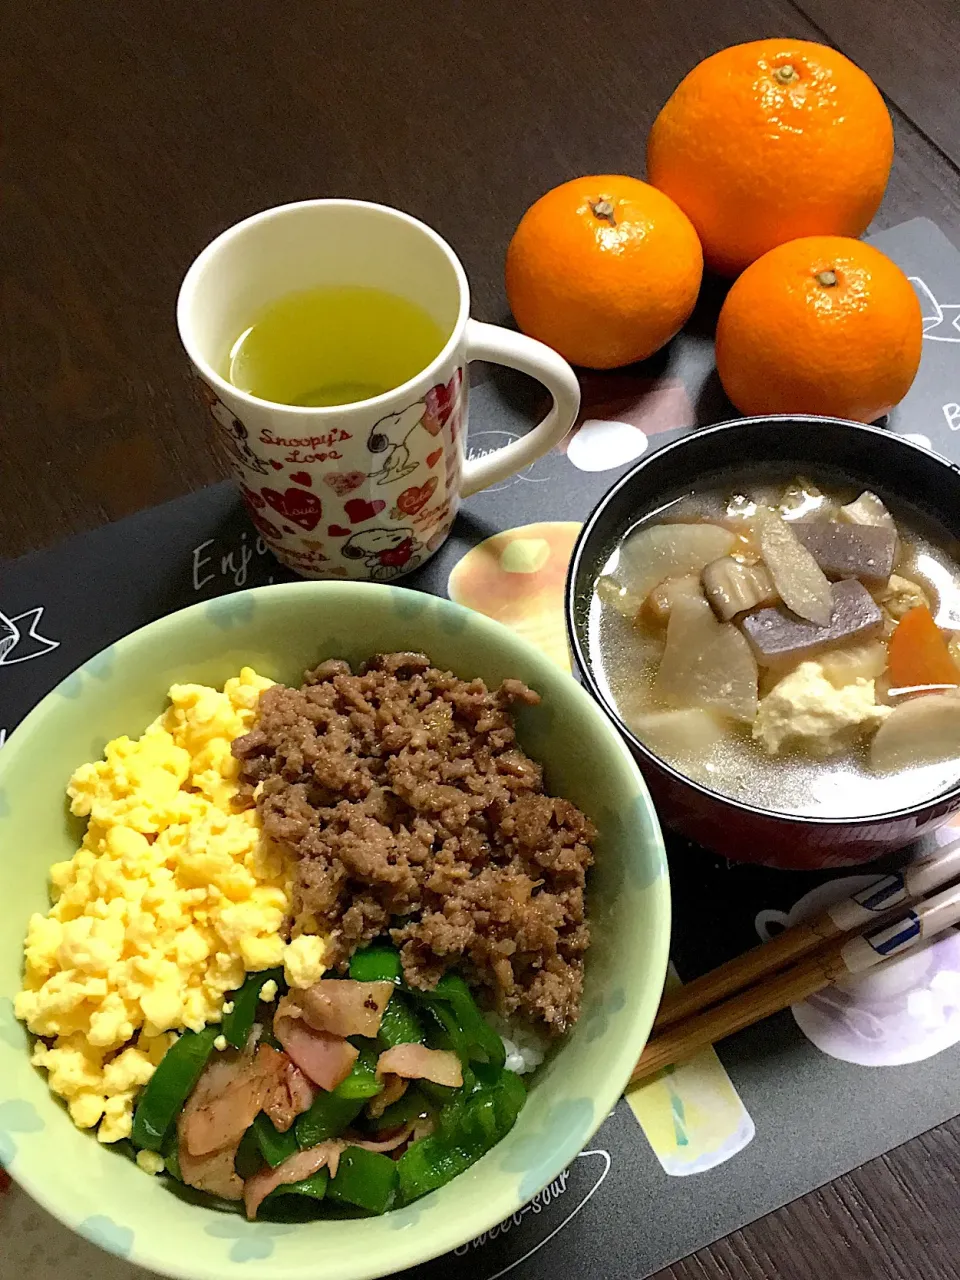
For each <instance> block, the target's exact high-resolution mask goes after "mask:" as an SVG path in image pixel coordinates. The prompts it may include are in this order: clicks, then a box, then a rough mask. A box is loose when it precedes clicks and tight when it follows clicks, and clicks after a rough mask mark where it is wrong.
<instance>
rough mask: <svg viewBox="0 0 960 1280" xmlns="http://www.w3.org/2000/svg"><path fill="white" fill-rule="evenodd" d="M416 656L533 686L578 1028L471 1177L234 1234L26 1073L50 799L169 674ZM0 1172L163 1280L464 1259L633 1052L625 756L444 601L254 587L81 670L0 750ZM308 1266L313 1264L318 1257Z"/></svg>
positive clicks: (644, 1029) (635, 1017)
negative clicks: (582, 956) (28, 949)
mask: <svg viewBox="0 0 960 1280" xmlns="http://www.w3.org/2000/svg"><path fill="white" fill-rule="evenodd" d="M399 649H414V650H422V651H423V652H425V653H427V654H429V656H430V658H431V659H432V660H433V662H434V663H435V664H436V665H438V666H440V667H444V668H449V669H451V670H453V671H454V672H456V673H457V674H458V675H460V676H464V677H471V676H481V677H482V678H483V679H484V680H485V681H486V682H487V683H488V684H492V685H496V684H498V683H499V682H500V681H501V680H503V679H506V678H508V677H517V678H519V679H521V680H523V681H525V682H526V683H527V684H529V685H530V686H531V688H534V689H536V690H538V691H539V692H540V694H541V695H542V697H543V701H542V703H541V704H540V705H539V706H538V707H524V708H522V709H521V710H520V711H519V712H518V713H517V728H518V733H519V737H520V741H521V743H522V745H523V747H524V748H525V750H526V751H527V752H528V753H529V754H530V755H531V756H532V757H533V758H534V759H536V760H539V761H541V762H542V763H543V765H544V766H545V774H546V784H547V788H548V789H549V790H550V791H551V792H552V793H553V794H555V795H562V796H566V797H568V798H569V799H570V800H572V801H573V802H574V803H575V804H576V805H578V806H579V807H580V808H581V809H583V811H584V812H585V813H586V814H588V816H589V817H590V818H592V820H593V821H594V822H595V823H596V825H597V828H598V830H599V838H598V840H597V845H596V856H597V860H596V866H595V867H594V869H593V871H592V873H591V879H590V883H589V893H588V901H589V913H590V919H591V923H592V926H593V944H592V946H591V949H590V951H589V953H588V956H587V970H586V991H585V1000H584V1010H583V1016H582V1018H581V1020H580V1022H579V1023H578V1024H577V1026H576V1027H575V1029H574V1030H573V1032H572V1033H571V1034H570V1035H569V1036H567V1037H566V1038H565V1039H564V1040H563V1041H562V1042H561V1043H560V1044H559V1045H558V1047H557V1048H556V1049H555V1050H554V1051H553V1053H552V1055H551V1056H550V1057H549V1058H548V1060H547V1062H546V1063H545V1064H544V1066H543V1067H541V1068H540V1070H539V1071H538V1072H537V1074H536V1076H535V1077H533V1083H532V1087H531V1090H530V1096H529V1098H528V1100H527V1103H526V1105H525V1107H524V1109H523V1111H522V1112H521V1114H520V1118H519V1120H518V1122H517V1124H516V1127H515V1128H514V1129H513V1130H512V1132H511V1133H510V1134H509V1135H508V1136H507V1137H506V1138H505V1139H504V1140H503V1142H501V1143H500V1144H499V1145H498V1146H496V1147H495V1148H494V1149H493V1150H492V1151H491V1152H489V1153H488V1154H487V1155H486V1156H484V1158H483V1159H482V1160H480V1161H479V1162H478V1163H477V1164H476V1165H474V1166H473V1167H472V1168H471V1169H469V1170H468V1171H467V1172H466V1173H465V1174H462V1175H461V1176H460V1177H459V1178H457V1179H455V1180H454V1181H453V1182H451V1183H449V1184H448V1185H447V1186H446V1187H443V1188H441V1189H440V1190H439V1191H436V1192H434V1193H433V1194H431V1195H429V1196H427V1197H425V1198H424V1199H423V1200H422V1201H419V1202H418V1203H416V1204H413V1205H411V1206H409V1207H408V1208H406V1209H401V1210H398V1211H396V1212H393V1213H388V1214H385V1215H384V1216H383V1217H382V1218H370V1219H365V1220H363V1221H356V1220H354V1221H333V1220H331V1221H323V1222H314V1223H308V1224H298V1225H286V1224H284V1225H281V1224H277V1223H268V1222H263V1223H257V1222H253V1223H248V1222H246V1221H245V1220H244V1219H243V1218H241V1217H239V1216H234V1215H230V1214H223V1213H219V1212H217V1211H215V1210H211V1209H206V1208H200V1207H197V1206H196V1205H192V1204H190V1203H188V1202H186V1201H185V1200H184V1199H182V1198H180V1197H179V1196H178V1195H176V1194H175V1193H174V1192H173V1191H171V1190H170V1189H169V1186H168V1185H167V1184H166V1182H165V1180H163V1179H157V1178H150V1177H148V1176H147V1175H146V1174H143V1173H141V1172H140V1171H139V1170H138V1169H137V1168H136V1167H135V1166H134V1165H132V1164H131V1163H130V1162H129V1161H128V1160H126V1159H124V1158H123V1157H122V1156H121V1155H119V1154H117V1153H116V1152H111V1151H110V1149H109V1148H105V1147H102V1146H100V1145H99V1144H98V1143H97V1141H96V1139H95V1138H93V1137H92V1136H91V1135H89V1134H85V1133H81V1132H79V1131H78V1130H77V1129H75V1128H74V1126H73V1124H72V1123H71V1121H70V1119H69V1117H68V1116H67V1114H66V1111H65V1110H64V1108H63V1107H62V1106H61V1105H60V1104H59V1103H58V1102H57V1101H56V1100H55V1099H54V1097H53V1096H52V1095H51V1094H50V1092H49V1091H48V1089H47V1085H46V1078H45V1074H44V1073H43V1072H40V1071H37V1070H36V1069H34V1068H33V1067H31V1065H30V1060H29V1045H28V1037H27V1036H26V1034H25V1032H24V1030H23V1028H22V1027H21V1026H20V1024H19V1023H17V1022H16V1021H15V1020H14V1017H13V1003H12V1002H13V997H14V995H15V994H16V992H17V990H18V989H19V987H20V976H21V961H22V941H23V937H24V934H25V932H26V927H27V921H28V919H29V917H30V915H31V913H32V912H34V911H44V910H46V908H47V906H48V905H49V903H48V896H47V869H48V868H49V866H50V865H51V864H52V863H54V862H57V861H60V860H62V859H64V858H69V857H70V856H72V854H73V853H74V852H75V850H76V846H77V842H78V835H77V824H76V822H75V820H72V819H70V817H69V815H68V812H67V808H66V805H65V801H64V789H65V787H66V783H67V780H68V778H69V776H70V774H71V773H72V771H73V770H74V769H75V768H76V767H77V765H79V764H81V763H83V762H84V761H87V760H92V759H96V758H98V757H99V756H100V754H101V753H102V751H103V748H104V745H105V744H106V742H107V741H108V740H109V739H111V738H114V737H116V736H117V735H119V734H123V733H127V734H130V735H132V736H135V735H139V734H140V733H141V732H142V731H143V729H145V728H146V726H147V725H148V724H149V723H150V721H152V720H153V719H154V718H155V717H156V716H157V715H158V714H159V712H160V711H161V709H162V708H163V706H164V704H165V697H166V693H167V690H168V689H169V687H170V685H171V684H174V683H176V682H178V681H180V682H182V681H191V682H199V683H203V684H211V685H217V686H222V685H223V682H224V681H225V680H226V679H228V678H229V677H230V676H232V675H236V674H237V672H238V671H239V669H240V667H241V666H244V665H249V666H253V667H255V668H256V669H257V671H259V672H260V673H261V674H262V675H265V676H269V677H271V678H273V679H276V680H284V681H286V682H288V683H299V681H300V679H301V673H302V672H303V670H304V669H305V668H306V667H309V666H313V665H315V664H316V663H317V662H319V661H321V660H322V659H323V658H327V657H343V658H346V659H348V660H349V661H351V662H359V661H361V660H362V659H364V658H368V657H369V656H370V655H371V653H373V652H390V651H392V650H399ZM0 901H2V902H3V906H4V912H3V922H4V927H3V930H2V932H0V1163H3V1164H5V1165H6V1167H7V1168H8V1169H9V1171H10V1172H11V1174H12V1175H13V1176H14V1177H15V1178H16V1179H17V1181H18V1182H20V1183H21V1184H22V1186H23V1187H24V1188H25V1189H26V1190H27V1191H28V1192H29V1193H30V1194H31V1195H32V1196H33V1197H34V1198H35V1199H36V1200H38V1201H39V1202H40V1204H42V1205H43V1206H44V1207H45V1208H47V1209H48V1210H49V1211H50V1212H51V1213H53V1214H54V1215H55V1216H56V1217H58V1218H59V1219H60V1220H61V1221H62V1222H64V1223H65V1224H66V1225H67V1226H68V1227H71V1228H72V1229H73V1230H74V1231H77V1232H79V1233H80V1234H81V1235H83V1236H85V1237H87V1239H89V1240H92V1241H93V1242H94V1243H96V1244H98V1245H100V1246H101V1247H103V1248H105V1249H107V1250H109V1251H111V1252H113V1253H117V1254H120V1255H121V1256H123V1257H126V1258H129V1260H130V1261H131V1262H134V1263H136V1264H138V1265H139V1266H143V1267H147V1268H150V1269H152V1270H154V1271H157V1272H160V1273H161V1274H164V1275H169V1276H174V1277H178V1280H229V1278H230V1277H233V1276H237V1277H239V1276H241V1275H243V1276H245V1277H249V1276H250V1274H251V1271H250V1268H249V1267H245V1266H244V1264H245V1263H248V1262H250V1261H255V1263H256V1265H255V1267H254V1271H255V1272H256V1275H257V1278H258V1280H315V1278H316V1276H317V1274H318V1266H319V1267H320V1269H321V1270H322V1273H323V1275H324V1277H325V1278H326V1280H370V1278H372V1277H376V1276H382V1275H387V1274H389V1273H391V1272H394V1271H400V1270H402V1269H403V1268H405V1267H411V1266H414V1265H416V1264H417V1263H419V1262H425V1261H426V1260H427V1259H429V1258H432V1257H435V1256H437V1255H438V1254H441V1253H446V1252H447V1251H449V1250H451V1249H455V1248H457V1247H458V1246H459V1245H462V1244H465V1243H466V1242H467V1241H469V1240H471V1239H472V1238H473V1237H474V1236H477V1235H479V1234H480V1233H481V1232H483V1231H487V1230H489V1228H491V1227H492V1226H494V1225H496V1224H497V1223H498V1222H501V1221H502V1220H503V1219H505V1218H507V1217H509V1216H510V1215H511V1214H512V1213H514V1212H516V1211H517V1210H518V1209H519V1208H520V1207H521V1206H522V1205H523V1204H524V1203H526V1202H527V1201H528V1200H530V1199H531V1198H532V1197H533V1196H534V1195H535V1194H536V1193H537V1192H538V1191H539V1190H540V1189H541V1188H542V1187H544V1186H545V1185H546V1184H547V1183H548V1182H550V1181H551V1180H552V1179H553V1178H554V1177H556V1176H557V1174H559V1173H560V1172H561V1170H563V1169H564V1168H565V1167H566V1166H567V1165H568V1164H569V1163H570V1162H571V1160H573V1158H574V1157H575V1156H576V1154H577V1153H578V1152H579V1151H580V1150H581V1148H582V1147H583V1146H584V1144H585V1143H586V1142H588V1141H589V1139H590V1138H591V1137H592V1135H593V1134H594V1133H595V1132H596V1130H597V1129H598V1128H599V1126H600V1124H601V1123H602V1121H603V1120H604V1119H605V1118H606V1116H607V1114H608V1112H609V1111H610V1110H611V1108H612V1107H613V1106H614V1104H615V1103H616V1100H617V1098H618V1096H619V1094H620V1092H621V1091H622V1089H623V1087H624V1085H625V1084H626V1082H627V1078H628V1076H629V1074H630V1070H631V1068H632V1066H633V1064H634V1063H635V1062H636V1060H637V1058H638V1057H639V1055H640V1052H641V1050H642V1049H643V1046H644V1044H645V1043H646V1039H647V1035H648V1033H649V1031H650V1027H651V1024H652V1022H653V1018H654V1015H655V1013H656V1010H657V1005H658V1003H659V1000H660V993H661V990H662V988H663V981H664V976H665V973H666V966H667V948H668V942H669V934H670V892H669V885H668V880H667V870H666V860H665V857H664V851H663V842H662V839H661V836H660V829H659V826H658V824H657V819H656V815H655V813H654V810H653V805H652V804H651V801H650V797H649V795H648V793H647V789H646V786H645V785H644V783H643V780H642V778H641V776H640V773H639V770H638V769H637V766H636V764H635V763H634V761H633V759H632V758H631V756H630V753H629V751H628V750H627V748H626V746H625V745H624V743H623V741H622V739H621V738H620V736H619V734H618V733H617V731H616V729H615V728H614V726H613V724H612V723H611V722H610V721H609V720H608V719H607V718H606V716H605V715H604V713H603V712H602V711H601V710H600V709H599V707H598V706H597V705H596V703H594V702H593V700H592V699H591V698H590V696H589V695H588V694H587V693H585V692H584V691H583V690H582V689H581V688H580V686H579V685H578V684H577V683H576V682H575V681H574V680H573V679H572V678H571V677H570V676H568V675H566V674H565V673H564V672H562V671H561V670H560V669H559V668H558V667H556V666H554V665H553V663H552V662H550V660H549V659H548V658H546V657H545V656H544V655H543V654H541V653H540V652H539V651H538V650H537V649H535V648H533V647H532V646H531V645H529V644H527V643H526V642H525V641H523V640H521V639H519V638H518V637H517V636H516V635H514V633H513V632H511V631H509V630H507V628H505V627H503V626H501V625H500V624H499V623H496V622H492V621H490V619H488V618H485V617H482V616H481V615H480V614H476V613H472V612H471V611H469V610H467V609H463V608H461V607H460V606H458V605H454V604H451V603H450V602H449V601H447V600H440V599H437V598H436V597H434V596H429V595H424V594H421V593H419V592H415V591H405V590H401V589H398V588H395V587H384V586H375V585H372V584H365V583H331V582H298V583H292V584H289V585H283V586H275V587H261V588H259V589H257V590H254V591H244V592H240V593H238V594H236V595H231V596H224V597H221V598H219V599H217V600H214V601H211V602H209V603H205V604H197V605H194V606H193V607H191V608H189V609H184V610H182V611H181V612H180V613H175V614H172V615H170V616H169V617H166V618H162V619H160V620H159V621H157V622H154V623H151V625H150V626H147V627H144V628H143V629H142V630H140V631H136V632H134V633H133V635H130V636H127V637H126V638H125V639H123V640H120V641H118V643H117V644H115V645H113V646H111V648H109V649H107V650H105V651H104V652H103V653H101V654H99V655H98V656H97V657H96V658H93V659H91V660H90V661H89V662H87V663H86V664H85V665H84V666H83V667H81V668H80V669H79V670H78V671H76V672H74V674H73V675H72V676H70V677H68V679H66V680H65V681H63V683H62V684H60V685H58V686H57V688H56V689H55V690H54V691H53V692H52V693H51V694H49V695H48V696H47V697H46V698H44V700H43V702H41V703H40V705H39V706H38V707H37V708H36V709H35V710H34V711H33V712H31V714H30V715H29V716H28V717H27V719H26V720H25V721H24V722H23V724H21V725H20V727H19V728H18V729H17V731H16V732H15V733H14V734H13V736H12V737H11V738H10V740H9V741H8V743H7V744H6V746H5V747H4V748H3V750H2V751H0ZM319 1259H322V1265H321V1264H320V1263H319V1261H318V1260H319Z"/></svg>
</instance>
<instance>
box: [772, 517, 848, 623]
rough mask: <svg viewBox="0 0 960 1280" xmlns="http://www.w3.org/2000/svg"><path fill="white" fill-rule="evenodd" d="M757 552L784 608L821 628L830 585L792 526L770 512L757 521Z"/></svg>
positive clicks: (828, 609) (826, 613)
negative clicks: (758, 532) (758, 531)
mask: <svg viewBox="0 0 960 1280" xmlns="http://www.w3.org/2000/svg"><path fill="white" fill-rule="evenodd" d="M760 551H761V553H762V555H763V559H764V562H765V564H766V566H767V568H768V569H769V570H770V573H771V576H772V577H773V581H774V585H775V586H776V588H777V592H778V593H779V596H780V599H781V600H782V601H783V602H784V604H785V605H786V606H787V608H788V609H791V610H792V611H793V612H794V613H795V614H797V615H798V616H799V617H801V618H806V620H807V621H808V622H815V623H817V624H818V625H819V626H821V627H825V626H826V625H827V623H828V622H829V621H830V615H831V613H832V612H833V588H832V587H831V585H830V583H829V581H828V580H827V577H826V574H825V573H824V572H823V570H822V569H821V568H820V566H819V565H818V564H817V562H816V560H815V559H814V558H813V556H812V555H811V554H810V552H809V551H808V550H807V549H806V547H805V546H804V545H803V544H802V543H801V542H800V540H799V538H798V537H797V535H796V534H795V533H794V531H793V529H791V528H790V526H789V525H788V524H787V523H786V522H785V521H784V520H781V518H780V517H779V516H778V515H776V514H775V513H773V512H768V513H766V514H765V515H764V517H763V519H762V520H761V522H760Z"/></svg>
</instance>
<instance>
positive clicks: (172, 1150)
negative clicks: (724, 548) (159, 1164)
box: [160, 1129, 183, 1182]
mask: <svg viewBox="0 0 960 1280" xmlns="http://www.w3.org/2000/svg"><path fill="white" fill-rule="evenodd" d="M160 1154H161V1155H162V1156H163V1163H164V1164H165V1165H166V1169H167V1173H169V1175H170V1177H171V1178H176V1180H177V1181H178V1182H182V1181H183V1174H182V1173H181V1172H180V1140H179V1137H178V1135H177V1131H176V1129H171V1130H170V1132H169V1133H168V1134H167V1140H166V1142H165V1143H164V1144H163V1150H162V1151H161V1152H160Z"/></svg>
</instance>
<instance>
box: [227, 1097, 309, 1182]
mask: <svg viewBox="0 0 960 1280" xmlns="http://www.w3.org/2000/svg"><path fill="white" fill-rule="evenodd" d="M304 1114H306V1113H304ZM250 1133H252V1134H253V1136H254V1141H255V1142H256V1144H257V1149H258V1151H259V1152H260V1154H261V1155H262V1156H263V1158H264V1160H266V1162H267V1164H268V1165H269V1166H270V1168H271V1169H275V1168H276V1167H277V1165H278V1164H283V1162H284V1160H287V1159H289V1158H290V1156H292V1155H294V1154H295V1153H296V1151H297V1137H296V1134H295V1132H294V1131H293V1129H288V1130H287V1131H286V1133H281V1132H280V1130H279V1129H278V1128H276V1126H275V1125H274V1124H273V1122H272V1121H271V1119H270V1117H269V1116H268V1115H265V1114H264V1113H263V1112H262V1111H261V1112H260V1114H259V1115H258V1116H257V1117H256V1119H255V1120H254V1122H253V1124H252V1125H251V1126H250V1128H249V1129H248V1130H247V1134H250ZM247 1134H244V1140H245V1139H246V1136H247ZM241 1145H242V1144H241Z"/></svg>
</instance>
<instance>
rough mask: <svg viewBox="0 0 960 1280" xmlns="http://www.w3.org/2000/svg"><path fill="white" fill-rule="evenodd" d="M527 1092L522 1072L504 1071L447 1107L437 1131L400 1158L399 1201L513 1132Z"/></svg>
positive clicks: (439, 1182) (445, 1178) (436, 1183)
mask: <svg viewBox="0 0 960 1280" xmlns="http://www.w3.org/2000/svg"><path fill="white" fill-rule="evenodd" d="M525 1098H526V1089H525V1088H524V1086H523V1082H522V1081H521V1080H520V1078H519V1076H516V1075H514V1074H513V1073H512V1072H510V1071H504V1072H503V1073H502V1074H501V1076H500V1079H499V1080H498V1082H497V1083H496V1084H495V1085H492V1086H480V1087H479V1088H478V1089H477V1090H476V1092H474V1093H473V1094H471V1095H470V1096H469V1097H467V1098H464V1097H462V1096H460V1097H457V1098H455V1099H454V1100H453V1101H452V1102H451V1103H449V1104H448V1105H447V1106H446V1107H444V1109H443V1111H441V1113H440V1117H439V1125H438V1128H437V1130H436V1132H435V1133H432V1134H431V1135H430V1136H429V1137H428V1138H421V1140H420V1141H419V1142H415V1143H413V1145H412V1146H410V1147H408V1148H407V1150H406V1151H405V1152H404V1154H403V1155H402V1156H401V1157H400V1159H399V1160H398V1161H397V1174H398V1176H399V1179H400V1203H402V1204H409V1203H410V1201H411V1200H416V1199H418V1198H419V1197H420V1196H423V1195H426V1193H427V1192H428V1191H435V1190H436V1188H437V1187H442V1186H443V1185H444V1184H445V1183H447V1182H450V1181H451V1180H452V1179H453V1178H456V1177H458V1176H459V1174H461V1173H463V1172H464V1170H465V1169H469V1167H470V1166H471V1165H472V1164H475V1163H476V1161H477V1160H479V1159H480V1157H481V1156H482V1155H485V1154H486V1153H487V1152H488V1151H489V1150H490V1148H491V1147H493V1146H495V1145H496V1143H498V1142H499V1141H500V1140H501V1138H503V1137H505V1136H506V1134H508V1133H509V1132H510V1130H511V1129H512V1128H513V1126H514V1124H515V1123H516V1119H517V1116H518V1115H519V1114H520V1109H521V1107H522V1106H523V1103H524V1099H525Z"/></svg>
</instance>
